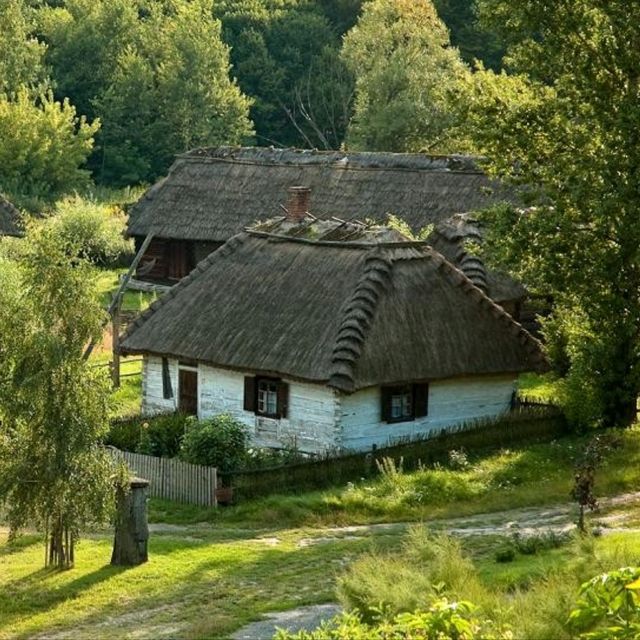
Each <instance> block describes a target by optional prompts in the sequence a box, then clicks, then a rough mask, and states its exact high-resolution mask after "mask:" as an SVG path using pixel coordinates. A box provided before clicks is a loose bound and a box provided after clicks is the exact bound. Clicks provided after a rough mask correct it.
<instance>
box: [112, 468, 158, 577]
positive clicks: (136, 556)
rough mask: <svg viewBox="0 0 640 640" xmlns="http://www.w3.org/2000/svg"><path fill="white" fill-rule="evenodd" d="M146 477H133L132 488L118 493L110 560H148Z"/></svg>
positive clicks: (123, 563) (127, 563)
mask: <svg viewBox="0 0 640 640" xmlns="http://www.w3.org/2000/svg"><path fill="white" fill-rule="evenodd" d="M148 486H149V482H148V481H147V480H142V479H140V478H133V479H132V480H131V491H129V492H128V493H125V492H124V491H121V490H120V491H119V492H118V496H117V501H118V504H117V509H118V511H117V515H116V532H115V538H114V541H113V553H112V555H111V564H113V565H120V566H128V567H133V566H136V565H139V564H142V563H143V562H147V560H148V554H147V541H148V539H149V527H148V526H147V495H146V494H147V491H146V488H147V487H148Z"/></svg>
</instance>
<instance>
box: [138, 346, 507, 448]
mask: <svg viewBox="0 0 640 640" xmlns="http://www.w3.org/2000/svg"><path fill="white" fill-rule="evenodd" d="M169 371H170V377H171V384H172V388H173V398H170V399H165V398H164V397H163V386H162V359H161V358H159V357H155V356H146V357H145V359H144V368H143V412H144V413H145V414H146V415H153V414H157V413H162V412H167V411H173V410H175V409H176V408H177V398H178V388H177V385H178V362H177V361H176V360H169ZM244 375H245V374H243V373H240V372H237V371H231V370H225V369H218V368H214V367H209V366H206V365H202V364H201V365H199V366H198V416H199V417H200V418H208V417H212V416H215V415H219V414H221V413H228V414H230V415H232V416H233V417H234V418H236V419H238V420H239V421H240V422H242V423H243V424H245V425H246V426H247V427H248V428H249V432H250V434H251V436H252V440H253V442H254V443H255V444H256V445H258V446H272V447H282V446H295V447H297V448H298V449H299V450H300V451H305V452H308V453H321V452H324V451H327V450H332V449H336V448H343V449H349V450H368V449H370V448H371V447H372V446H373V445H374V444H375V445H376V446H378V447H383V446H386V445H389V444H392V443H393V442H394V441H396V440H398V439H403V438H411V437H416V436H419V435H424V434H428V433H429V432H431V431H438V430H440V429H442V428H444V427H449V426H453V425H456V424H460V423H462V422H465V421H470V420H474V419H478V418H486V417H491V416H497V415H499V414H501V413H503V412H504V411H506V410H507V409H508V408H509V405H510V401H511V395H512V393H513V390H514V388H515V385H516V380H515V378H514V376H513V375H500V376H475V377H468V378H457V379H452V380H442V381H436V382H433V383H432V384H431V385H430V386H429V411H428V415H427V416H425V417H424V418H418V419H416V420H411V421H406V422H397V423H386V422H382V421H381V420H380V387H371V388H368V389H363V390H361V391H357V392H356V393H353V394H351V395H348V394H342V393H337V392H335V391H333V390H332V389H330V388H329V387H326V386H323V385H316V384H309V383H303V382H296V381H292V380H286V379H285V382H288V384H289V409H288V417H287V418H286V419H285V418H283V419H280V420H275V419H272V418H264V417H260V416H256V415H255V414H254V413H252V412H249V411H245V410H244V408H243V405H244V402H243V400H244Z"/></svg>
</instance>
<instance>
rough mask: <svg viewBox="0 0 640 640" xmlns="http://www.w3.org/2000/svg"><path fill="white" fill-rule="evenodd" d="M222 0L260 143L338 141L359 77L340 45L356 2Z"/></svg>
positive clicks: (227, 32)
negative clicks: (354, 76)
mask: <svg viewBox="0 0 640 640" xmlns="http://www.w3.org/2000/svg"><path fill="white" fill-rule="evenodd" d="M343 4H344V6H342V3H337V4H336V3H333V2H329V1H328V2H322V3H316V2H309V0H220V1H219V2H217V3H216V5H215V11H216V15H218V16H219V17H220V19H221V21H222V24H223V35H224V39H225V41H226V42H227V43H228V44H229V45H230V46H231V60H232V63H233V69H234V73H235V74H236V75H237V77H238V82H239V84H240V87H241V88H242V90H243V92H244V93H246V94H247V95H248V96H251V97H252V98H253V100H254V103H253V107H252V110H251V117H252V120H253V122H254V123H255V127H256V135H257V138H258V142H259V143H260V144H276V145H294V146H307V147H309V146H311V147H315V146H317V147H321V148H327V147H338V146H339V145H340V143H341V142H342V139H343V137H344V130H345V128H346V122H345V116H344V115H343V114H344V113H345V112H346V113H347V114H349V115H350V109H351V96H352V93H353V79H352V77H351V74H350V73H349V72H348V71H347V70H346V68H345V66H344V64H343V62H342V61H341V60H340V59H339V57H338V55H337V52H338V51H339V48H340V36H341V35H342V32H341V31H340V29H342V28H344V26H345V25H346V24H348V23H350V21H351V20H353V18H354V17H355V16H354V11H356V12H357V8H355V9H354V6H353V5H357V3H355V2H349V0H345V2H344V3H343Z"/></svg>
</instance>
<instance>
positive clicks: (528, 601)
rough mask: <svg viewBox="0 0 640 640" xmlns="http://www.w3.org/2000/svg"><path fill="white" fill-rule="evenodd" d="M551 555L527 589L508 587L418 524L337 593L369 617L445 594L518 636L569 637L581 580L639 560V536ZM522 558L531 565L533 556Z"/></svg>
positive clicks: (583, 543)
mask: <svg viewBox="0 0 640 640" xmlns="http://www.w3.org/2000/svg"><path fill="white" fill-rule="evenodd" d="M554 553H555V554H556V555H555V561H554V562H552V563H550V564H549V568H547V569H544V570H543V571H542V573H538V574H535V573H532V576H531V579H530V580H529V581H527V582H526V583H525V584H524V585H523V586H522V585H521V586H517V585H515V586H514V585H507V586H505V585H503V584H501V582H500V580H495V579H494V577H495V576H496V573H497V572H496V570H495V569H494V570H493V571H491V570H490V571H487V570H486V567H485V571H483V572H482V574H481V573H480V572H478V570H477V568H476V566H475V565H474V562H473V561H472V560H471V559H470V558H469V557H468V556H467V555H465V553H464V552H463V549H462V545H461V543H460V542H459V541H456V540H453V539H451V538H447V537H446V536H435V537H434V536H433V535H431V534H430V533H429V532H428V531H427V530H426V529H425V528H424V527H422V526H416V527H414V528H412V529H411V530H410V532H409V535H408V537H407V540H406V542H405V544H404V546H403V548H402V550H401V551H400V553H394V554H391V553H381V552H373V553H369V554H367V555H364V556H362V557H361V558H359V559H358V560H356V561H355V562H354V563H353V564H352V565H351V566H350V568H349V569H348V571H347V572H346V573H345V574H344V575H343V576H342V578H341V579H340V581H339V584H338V595H339V598H340V600H341V601H342V603H343V604H344V605H345V607H347V608H348V609H355V610H357V611H358V612H359V613H360V614H361V615H362V618H363V619H364V620H365V621H366V622H371V621H373V620H374V619H375V616H376V612H378V611H379V610H380V609H383V610H384V611H386V612H387V613H388V614H391V615H394V614H397V613H401V612H406V611H409V612H411V611H416V610H426V609H427V608H428V607H429V605H430V603H432V602H433V601H434V600H436V599H437V598H439V597H442V596H444V597H446V598H448V599H449V600H455V601H459V600H467V601H471V602H473V603H475V604H476V605H478V607H479V608H480V611H481V613H482V615H483V616H486V617H487V618H490V619H491V620H494V621H495V622H497V623H498V624H499V625H509V626H510V627H511V628H512V629H513V632H514V637H515V638H523V639H525V638H526V639H535V640H552V639H554V640H561V639H563V638H567V639H568V638H571V637H572V635H571V632H570V630H569V629H568V628H567V626H566V622H567V618H568V614H569V612H570V611H571V609H572V606H573V605H574V603H575V601H576V596H577V592H578V588H579V586H580V584H581V583H583V582H584V581H586V580H588V579H589V578H591V577H593V576H594V575H597V574H600V573H604V572H606V571H611V570H612V569H617V568H619V567H622V566H628V565H638V564H639V563H640V549H639V548H638V545H637V539H636V541H635V544H634V543H629V542H624V538H618V539H615V538H612V539H609V540H607V539H601V540H598V541H595V540H594V539H582V538H575V539H572V540H571V541H570V542H569V543H568V544H567V546H566V547H565V548H564V549H563V550H562V555H561V556H558V554H557V552H554ZM487 562H489V561H487V560H485V563H487ZM524 562H525V563H526V562H529V563H530V564H532V561H530V560H529V559H528V558H527V559H525V560H524ZM495 566H497V565H495ZM481 575H482V577H481Z"/></svg>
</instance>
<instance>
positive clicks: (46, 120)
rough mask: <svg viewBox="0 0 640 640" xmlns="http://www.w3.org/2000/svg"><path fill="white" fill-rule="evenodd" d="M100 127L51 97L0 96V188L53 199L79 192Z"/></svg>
mask: <svg viewBox="0 0 640 640" xmlns="http://www.w3.org/2000/svg"><path fill="white" fill-rule="evenodd" d="M99 127H100V123H99V122H98V121H94V122H93V123H92V124H89V123H88V122H87V121H86V119H85V118H84V116H82V117H78V116H77V115H76V110H75V108H74V107H73V106H71V105H70V104H69V101H68V100H66V99H65V100H64V101H62V102H58V101H56V100H54V98H53V96H52V95H51V93H46V94H44V95H42V96H40V97H38V98H34V97H32V96H31V95H30V92H29V91H28V90H27V89H26V88H22V89H20V90H19V91H18V93H17V95H16V96H15V98H14V99H13V100H11V99H9V98H7V97H6V96H2V95H0V189H2V190H4V191H7V192H10V193H18V194H22V195H30V196H41V197H45V198H47V199H50V198H53V197H55V196H57V195H59V194H62V193H67V192H69V191H72V190H73V189H77V188H81V187H82V186H84V185H85V184H86V183H87V182H88V180H89V172H88V171H86V170H85V169H83V168H82V167H83V165H84V163H85V161H86V159H87V157H88V155H89V153H90V152H91V149H92V147H93V136H94V135H95V133H96V131H98V129H99Z"/></svg>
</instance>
